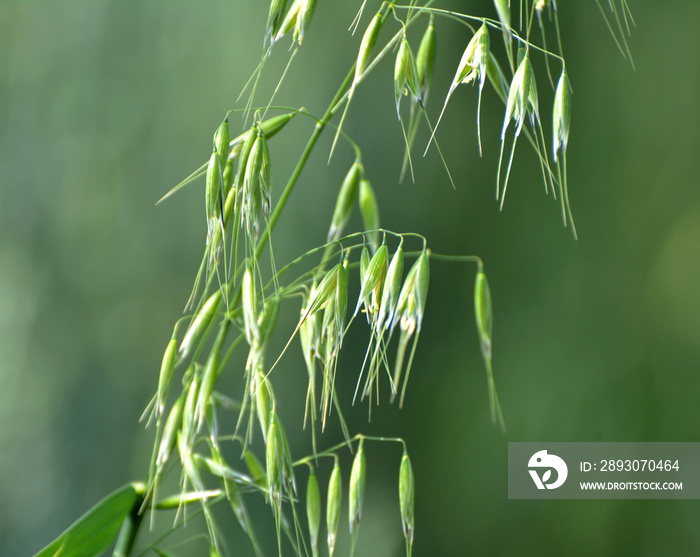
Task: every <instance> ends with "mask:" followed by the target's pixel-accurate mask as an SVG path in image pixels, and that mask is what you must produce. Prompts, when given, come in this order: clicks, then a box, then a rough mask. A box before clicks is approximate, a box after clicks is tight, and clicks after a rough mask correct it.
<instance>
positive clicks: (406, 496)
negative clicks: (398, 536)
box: [399, 451, 415, 555]
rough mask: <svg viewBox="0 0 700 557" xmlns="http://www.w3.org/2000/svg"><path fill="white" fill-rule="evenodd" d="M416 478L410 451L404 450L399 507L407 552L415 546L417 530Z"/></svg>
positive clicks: (400, 468)
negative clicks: (409, 455) (414, 538)
mask: <svg viewBox="0 0 700 557" xmlns="http://www.w3.org/2000/svg"><path fill="white" fill-rule="evenodd" d="M414 498H415V479H414V477H413V467H412V466H411V459H410V458H409V457H408V453H407V452H406V451H404V453H403V456H402V457H401V466H400V467H399V509H400V510H401V526H402V528H403V535H404V537H405V538H406V546H407V549H408V551H407V553H408V554H409V555H410V549H411V548H412V547H413V534H414V531H415V511H414Z"/></svg>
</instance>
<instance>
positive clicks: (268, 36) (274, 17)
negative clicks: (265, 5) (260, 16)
mask: <svg viewBox="0 0 700 557" xmlns="http://www.w3.org/2000/svg"><path fill="white" fill-rule="evenodd" d="M286 8H287V0H272V1H271V2H270V9H269V11H268V14H267V24H266V25H265V38H264V40H263V47H264V48H265V49H268V48H269V47H270V46H272V39H273V38H274V37H275V35H277V33H278V32H279V30H280V27H281V26H282V21H283V18H284V10H285V9H286Z"/></svg>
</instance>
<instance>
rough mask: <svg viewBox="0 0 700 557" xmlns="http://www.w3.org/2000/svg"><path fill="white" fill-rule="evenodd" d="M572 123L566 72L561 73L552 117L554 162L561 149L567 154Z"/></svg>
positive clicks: (569, 89) (569, 86)
mask: <svg viewBox="0 0 700 557" xmlns="http://www.w3.org/2000/svg"><path fill="white" fill-rule="evenodd" d="M570 122H571V84H570V83H569V78H568V76H567V75H566V70H563V71H562V72H561V76H560V77H559V81H558V82H557V89H556V91H555V93H554V109H553V115H552V130H553V136H554V137H553V140H552V151H553V154H554V162H556V161H557V154H558V153H559V150H560V149H561V152H562V154H566V146H567V144H568V142H569V130H570Z"/></svg>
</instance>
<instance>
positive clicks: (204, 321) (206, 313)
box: [178, 289, 221, 360]
mask: <svg viewBox="0 0 700 557" xmlns="http://www.w3.org/2000/svg"><path fill="white" fill-rule="evenodd" d="M220 303H221V290H219V289H217V291H216V292H214V293H213V294H212V295H211V296H210V297H209V298H208V299H207V301H206V302H204V305H202V308H201V309H200V310H199V311H198V312H197V314H196V315H195V317H194V319H193V320H192V322H191V323H190V326H189V328H188V329H187V332H186V333H185V336H184V337H183V339H182V343H181V344H180V349H179V351H178V353H179V354H180V359H181V360H184V359H185V358H187V357H188V356H189V355H190V354H191V352H192V349H193V348H194V347H195V346H196V345H197V344H198V343H199V341H200V340H201V339H202V337H203V336H204V333H205V332H206V331H207V329H208V328H209V325H211V322H212V320H213V319H214V315H215V314H216V312H217V311H218V309H219V304H220Z"/></svg>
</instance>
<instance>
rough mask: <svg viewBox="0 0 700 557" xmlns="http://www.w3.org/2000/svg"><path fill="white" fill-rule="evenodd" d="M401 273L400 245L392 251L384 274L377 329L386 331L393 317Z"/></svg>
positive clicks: (401, 256) (401, 249)
mask: <svg viewBox="0 0 700 557" xmlns="http://www.w3.org/2000/svg"><path fill="white" fill-rule="evenodd" d="M402 275H403V248H402V247H401V245H399V247H398V248H397V249H396V252H394V255H393V257H392V258H391V262H390V263H389V268H388V270H387V274H386V283H385V284H384V288H383V289H382V297H381V301H380V303H379V311H378V315H377V330H378V331H380V334H381V332H383V331H386V330H387V329H388V328H389V326H390V325H391V323H392V322H393V319H394V312H395V310H396V303H397V301H398V298H399V291H400V289H401V278H402Z"/></svg>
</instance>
